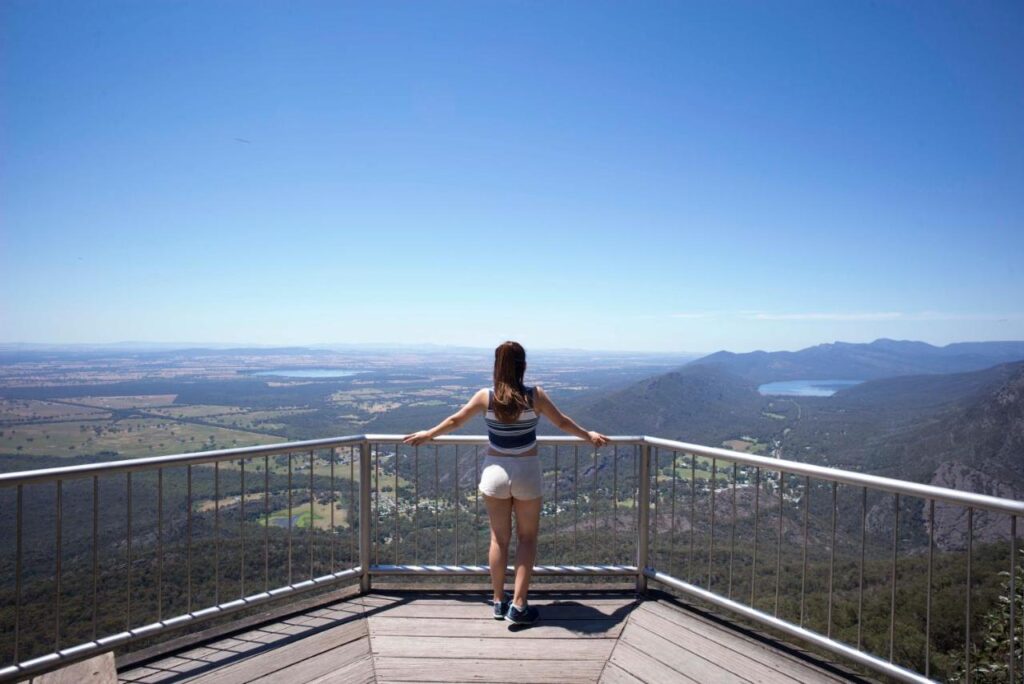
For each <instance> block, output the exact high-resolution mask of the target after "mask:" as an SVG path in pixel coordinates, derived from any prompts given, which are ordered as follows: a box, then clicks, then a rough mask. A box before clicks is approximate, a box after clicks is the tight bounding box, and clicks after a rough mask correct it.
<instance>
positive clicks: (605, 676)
mask: <svg viewBox="0 0 1024 684" xmlns="http://www.w3.org/2000/svg"><path fill="white" fill-rule="evenodd" d="M598 682H599V683H600V684H642V682H643V680H642V679H637V678H636V677H634V676H633V675H631V674H630V673H628V672H626V671H625V670H623V669H622V668H621V667H619V666H618V665H616V664H615V663H608V664H607V665H605V666H604V670H602V671H601V679H599V680H598Z"/></svg>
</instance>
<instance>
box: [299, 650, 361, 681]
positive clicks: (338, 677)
mask: <svg viewBox="0 0 1024 684" xmlns="http://www.w3.org/2000/svg"><path fill="white" fill-rule="evenodd" d="M376 681H377V679H376V676H375V675H374V672H373V656H370V655H366V656H363V657H361V658H359V659H357V660H353V661H352V662H351V663H349V664H348V665H342V666H341V667H339V668H338V669H337V670H334V671H333V672H330V673H328V674H325V675H324V676H322V677H317V678H316V679H314V680H312V681H310V682H308V683H307V684H373V683H374V682H376Z"/></svg>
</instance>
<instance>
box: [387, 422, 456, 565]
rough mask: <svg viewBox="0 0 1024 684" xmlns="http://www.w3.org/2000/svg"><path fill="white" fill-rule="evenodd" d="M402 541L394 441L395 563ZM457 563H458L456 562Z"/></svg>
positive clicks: (396, 451)
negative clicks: (399, 524)
mask: <svg viewBox="0 0 1024 684" xmlns="http://www.w3.org/2000/svg"><path fill="white" fill-rule="evenodd" d="M401 548H402V541H401V538H400V537H399V529H398V443H397V442H396V443H395V565H398V562H399V561H398V559H399V557H400V555H401ZM456 565H458V563H456Z"/></svg>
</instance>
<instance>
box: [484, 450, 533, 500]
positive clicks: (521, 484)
mask: <svg viewBox="0 0 1024 684" xmlns="http://www.w3.org/2000/svg"><path fill="white" fill-rule="evenodd" d="M480 492H481V493H482V494H485V495H487V496H492V497H494V498H495V499H508V498H515V499H522V500H524V501H526V500H528V499H536V498H538V497H540V495H541V472H540V456H536V455H534V456H493V455H491V454H488V455H486V456H484V463H483V469H482V470H481V471H480Z"/></svg>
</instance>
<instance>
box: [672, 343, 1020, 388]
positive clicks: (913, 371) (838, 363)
mask: <svg viewBox="0 0 1024 684" xmlns="http://www.w3.org/2000/svg"><path fill="white" fill-rule="evenodd" d="M1021 359H1024V342H959V343H956V344H950V345H946V346H945V347H936V346H933V345H930V344H927V343H925V342H912V341H906V340H888V339H880V340H875V341H874V342H871V343H869V344H855V343H850V342H832V343H829V344H819V345H817V346H814V347H808V348H806V349H801V350H799V351H795V352H789V351H780V352H765V351H755V352H749V353H746V354H735V353H733V352H727V351H720V352H716V353H714V354H710V355H708V356H705V357H702V358H700V359H697V360H696V361H693V362H692V365H710V366H719V367H721V368H723V369H725V370H727V371H730V372H732V373H734V374H735V375H738V376H740V377H742V378H744V379H747V380H750V381H751V382H754V383H757V384H763V383H767V382H777V381H782V380H807V379H843V380H873V379H877V378H888V377H895V376H900V375H921V374H932V373H957V372H963V371H973V370H981V369H983V368H989V367H991V366H995V365H997V364H1000V363H1007V362H1010V361H1019V360H1021Z"/></svg>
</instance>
